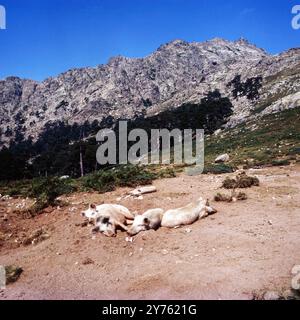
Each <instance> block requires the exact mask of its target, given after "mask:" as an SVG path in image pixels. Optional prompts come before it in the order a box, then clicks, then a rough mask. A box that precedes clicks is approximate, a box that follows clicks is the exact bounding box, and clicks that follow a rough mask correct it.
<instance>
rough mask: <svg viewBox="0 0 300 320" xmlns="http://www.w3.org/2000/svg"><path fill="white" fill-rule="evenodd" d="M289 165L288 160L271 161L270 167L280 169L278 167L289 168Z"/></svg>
mask: <svg viewBox="0 0 300 320" xmlns="http://www.w3.org/2000/svg"><path fill="white" fill-rule="evenodd" d="M290 164H291V163H290V162H289V161H288V160H274V161H272V166H274V167H277V166H278V167H280V166H289V165H290Z"/></svg>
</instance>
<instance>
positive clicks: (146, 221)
mask: <svg viewBox="0 0 300 320" xmlns="http://www.w3.org/2000/svg"><path fill="white" fill-rule="evenodd" d="M144 224H145V225H146V226H147V225H149V224H150V220H149V219H148V218H144Z"/></svg>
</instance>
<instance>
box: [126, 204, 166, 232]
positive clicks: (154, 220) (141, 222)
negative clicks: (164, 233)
mask: <svg viewBox="0 0 300 320" xmlns="http://www.w3.org/2000/svg"><path fill="white" fill-rule="evenodd" d="M163 214H164V210H163V209H150V210H148V211H146V212H145V213H143V214H142V215H136V216H135V218H134V221H133V224H132V226H131V227H130V228H129V229H128V231H127V233H128V234H129V235H130V236H134V235H136V234H138V233H139V232H141V231H146V230H150V229H154V230H157V229H158V228H159V227H160V225H161V219H162V217H163Z"/></svg>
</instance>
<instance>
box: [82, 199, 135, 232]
mask: <svg viewBox="0 0 300 320" xmlns="http://www.w3.org/2000/svg"><path fill="white" fill-rule="evenodd" d="M82 215H83V216H84V217H86V218H88V219H89V220H90V221H91V220H92V221H94V224H95V228H94V229H93V231H94V232H95V231H100V232H102V233H103V234H105V235H107V236H114V235H115V234H116V230H117V228H119V227H120V228H122V229H124V230H125V231H127V227H126V225H128V224H132V221H133V219H134V216H133V214H131V212H130V211H129V210H128V209H127V208H126V207H124V206H121V205H118V204H102V205H99V206H96V205H95V204H91V205H90V207H89V209H87V210H86V211H84V212H82Z"/></svg>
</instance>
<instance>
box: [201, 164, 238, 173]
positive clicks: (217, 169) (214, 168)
mask: <svg viewBox="0 0 300 320" xmlns="http://www.w3.org/2000/svg"><path fill="white" fill-rule="evenodd" d="M232 172H234V168H233V167H232V166H229V165H227V164H213V165H207V166H205V168H204V171H203V173H204V174H208V173H213V174H223V173H232Z"/></svg>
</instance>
